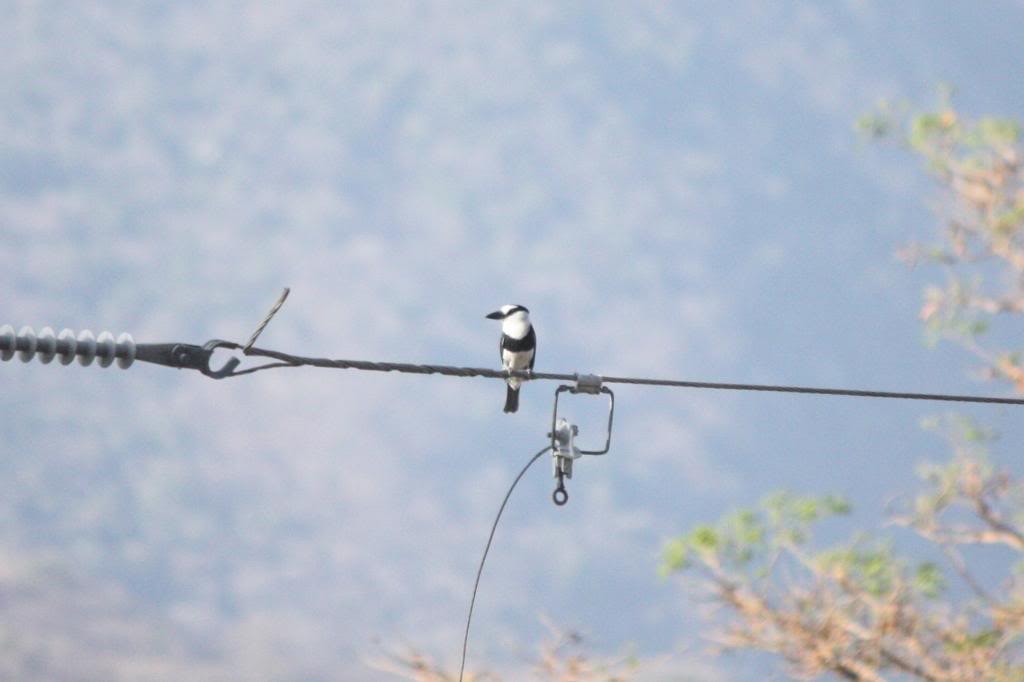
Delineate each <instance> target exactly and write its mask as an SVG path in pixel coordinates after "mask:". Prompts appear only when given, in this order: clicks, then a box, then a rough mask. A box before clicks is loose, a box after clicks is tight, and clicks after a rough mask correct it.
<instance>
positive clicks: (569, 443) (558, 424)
mask: <svg viewBox="0 0 1024 682" xmlns="http://www.w3.org/2000/svg"><path fill="white" fill-rule="evenodd" d="M565 392H569V393H573V394H580V393H583V394H587V395H601V394H602V393H604V394H606V395H607V396H608V428H607V430H606V432H605V441H604V447H603V448H601V449H600V450H582V449H580V448H578V447H576V436H577V435H578V434H579V431H580V430H579V427H578V426H576V425H575V424H571V423H569V421H568V420H567V419H565V418H564V417H561V418H560V417H559V416H558V398H559V396H560V395H561V394H562V393H565ZM614 419H615V394H614V393H613V392H612V390H611V389H610V388H608V387H607V386H604V385H602V380H601V377H599V376H597V375H595V374H577V375H576V385H575V386H567V385H562V386H559V387H558V388H557V389H555V404H554V408H553V409H552V411H551V432H550V433H548V437H549V438H550V439H551V458H552V466H553V469H554V477H555V478H557V479H558V485H557V486H556V487H555V491H554V492H553V493H551V499H552V500H554V503H555V504H557V505H558V506H559V507H561V506H563V505H564V504H565V503H566V502H568V501H569V493H568V492H566V490H565V479H567V478H572V463H573V462H574V461H576V460H577V459H579V458H580V457H582V456H583V455H603V454H606V453H607V452H608V450H609V449H610V448H611V446H612V424H613V422H614Z"/></svg>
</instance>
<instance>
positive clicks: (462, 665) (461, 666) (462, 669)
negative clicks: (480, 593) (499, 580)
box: [459, 445, 551, 682]
mask: <svg viewBox="0 0 1024 682" xmlns="http://www.w3.org/2000/svg"><path fill="white" fill-rule="evenodd" d="M550 449H551V446H550V445H549V446H547V447H545V448H544V449H543V450H541V451H540V452H538V453H537V454H536V455H534V456H533V457H531V458H530V461H529V462H527V463H526V466H524V467H523V469H522V471H520V472H519V475H518V476H516V478H515V480H514V481H512V485H510V486H509V488H508V492H507V493H505V499H503V500H502V501H501V506H500V507H499V508H498V515H497V516H495V517H494V523H493V524H491V534H490V535H488V536H487V545H486V546H485V547H484V553H483V556H481V557H480V566H479V567H478V568H477V569H476V580H475V581H474V582H473V596H472V597H470V599H469V613H468V614H467V615H466V633H465V634H464V635H463V637H462V662H461V663H460V664H459V682H462V675H463V674H464V673H465V671H466V650H467V649H468V647H469V625H470V623H471V622H472V621H473V606H474V605H475V604H476V592H477V589H478V588H479V587H480V576H481V575H483V572H484V562H485V561H487V553H488V552H490V551H491V541H493V540H494V532H495V531H496V530H498V521H500V520H501V514H502V512H504V511H505V505H506V504H508V500H509V498H510V497H512V491H513V490H515V489H516V484H518V483H519V479H521V478H522V477H523V475H524V474H526V470H527V469H529V468H530V467H531V466H532V465H533V463H534V462H536V461H537V460H538V459H540V456H541V455H543V454H544V453H545V452H547V451H548V450H550Z"/></svg>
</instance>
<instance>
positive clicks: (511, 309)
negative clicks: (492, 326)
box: [487, 303, 530, 320]
mask: <svg viewBox="0 0 1024 682" xmlns="http://www.w3.org/2000/svg"><path fill="white" fill-rule="evenodd" d="M518 312H524V313H526V314H527V315H529V314H530V311H529V310H527V309H526V306H522V305H518V304H516V303H510V304H508V305H503V306H501V308H499V309H498V310H495V311H494V312H493V313H491V314H490V315H488V316H487V319H488V320H504V319H505V318H506V317H508V316H509V315H511V314H512V313H518Z"/></svg>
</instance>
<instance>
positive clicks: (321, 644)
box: [0, 0, 1024, 680]
mask: <svg viewBox="0 0 1024 682" xmlns="http://www.w3.org/2000/svg"><path fill="white" fill-rule="evenodd" d="M2 4H3V6H4V8H5V9H4V15H5V17H6V18H5V20H4V21H2V22H0V43H2V44H3V45H4V46H5V51H4V59H3V60H0V247H2V248H0V272H3V273H4V280H5V282H6V284H5V285H4V286H3V288H0V323H11V324H14V325H16V326H21V325H25V324H28V325H33V326H35V327H36V329H37V330H38V329H39V328H40V327H42V326H45V325H50V326H53V327H55V328H58V329H59V328H62V327H70V328H72V329H75V330H79V329H82V328H88V329H92V330H93V331H95V332H98V331H101V330H104V329H109V330H111V331H113V332H114V333H115V334H117V333H120V332H122V331H128V332H130V333H132V334H133V335H134V336H135V338H136V340H137V341H140V342H163V341H187V342H194V343H199V342H204V341H206V340H207V339H210V338H229V339H235V340H239V341H242V340H244V339H245V338H246V337H247V335H248V334H249V333H250V332H251V330H252V329H253V328H254V326H255V325H256V323H257V322H258V321H259V320H260V319H261V317H262V315H263V314H264V312H265V311H266V309H267V307H268V306H269V305H270V304H271V303H272V302H273V300H274V298H275V297H276V296H277V294H278V293H279V291H280V289H281V287H283V286H290V287H291V288H292V294H291V298H290V299H289V300H288V303H287V304H286V305H285V307H284V309H283V310H282V311H281V313H280V314H279V315H278V317H277V318H276V319H275V321H274V322H273V323H272V324H271V326H270V327H269V328H268V330H267V331H266V333H265V334H264V336H263V337H262V338H261V345H265V346H268V347H272V348H277V349H281V350H284V351H289V352H295V353H299V354H306V355H329V356H333V357H343V358H360V359H380V360H398V361H407V362H437V363H450V364H459V365H470V366H495V365H496V364H497V353H496V350H495V346H496V341H497V334H498V329H497V325H495V324H494V323H493V322H490V321H488V320H485V319H484V315H485V314H486V313H488V312H490V311H491V310H494V309H496V308H497V307H498V306H499V305H500V304H502V303H509V302H514V303H522V304H524V305H527V306H528V307H529V308H530V309H531V311H532V317H533V319H534V323H535V325H536V327H537V332H538V337H539V354H538V360H537V369H538V370H543V371H559V372H573V371H580V372H598V373H606V374H609V375H612V374H615V375H640V376H659V377H671V378H687V379H693V380H706V381H737V382H780V383H793V384H809V385H829V386H849V387H856V388H878V389H891V390H918V391H946V390H948V391H956V392H991V391H994V390H996V387H991V386H983V385H979V384H977V383H976V382H975V381H973V380H972V379H971V378H970V376H969V374H968V371H967V370H968V369H969V366H968V362H967V358H965V357H964V356H963V355H961V354H960V353H958V352H956V351H955V350H953V349H948V348H941V347H940V348H939V349H938V350H927V349H926V348H925V347H924V346H923V345H922V343H921V338H922V334H921V330H920V328H919V323H918V321H917V320H916V318H915V315H916V311H917V308H918V306H919V304H920V300H921V289H922V287H923V286H924V285H925V284H926V283H927V282H930V281H935V280H937V279H939V277H940V273H938V272H929V271H927V270H926V269H923V270H916V271H911V270H908V269H907V268H906V267H905V266H904V265H902V264H900V263H899V262H897V261H896V259H895V258H894V257H893V253H894V251H895V250H896V249H897V248H898V247H900V246H901V245H902V244H904V243H905V242H907V241H909V240H913V239H926V238H928V236H929V235H930V234H932V232H933V230H934V227H935V225H936V219H935V218H934V217H933V216H932V214H931V213H929V210H928V204H929V201H930V199H931V198H932V197H933V190H934V188H933V187H932V185H930V184H929V182H927V180H926V179H925V178H924V176H923V174H922V173H921V170H920V168H919V167H918V165H917V163H916V161H914V160H913V159H911V158H910V157H909V156H905V155H903V154H901V153H900V152H898V151H895V150H893V149H885V148H878V147H874V146H870V145H865V144H863V143H862V142H860V141H859V140H858V138H857V136H856V134H855V133H854V132H853V128H852V123H853V121H854V120H855V118H856V117H857V116H858V115H859V114H860V113H862V112H863V111H865V110H869V109H870V108H871V107H872V106H873V105H874V104H875V102H876V101H878V99H879V98H883V97H889V98H907V99H909V100H911V101H915V102H918V103H920V104H922V105H924V106H928V105H931V104H932V103H934V101H935V97H936V94H935V93H936V91H937V86H938V84H939V83H940V82H949V83H952V84H954V85H955V86H956V87H957V91H958V94H957V100H956V101H957V103H958V105H959V106H961V107H962V108H963V109H964V110H965V111H967V112H968V113H971V114H984V113H994V114H1000V115H1008V116H1016V117H1020V116H1021V112H1022V111H1024V66H1022V65H1024V59H1022V56H1024V55H1022V54H1021V47H1020V26H1021V25H1022V22H1024V5H1022V4H1021V3H1019V2H1010V1H1008V0H1007V1H992V2H984V3H958V2H941V3H939V2H931V1H926V0H919V1H916V2H910V1H908V2H899V3H896V2H881V1H876V0H859V1H858V0H850V1H847V2H833V3H819V2H810V1H808V2H787V3H772V4H769V3H762V2H757V1H756V0H740V1H739V2H731V3H697V2H685V3H684V2H678V3H658V2H592V3H584V2H572V3H545V2H515V3H498V4H496V5H495V4H491V3H468V2H467V3H457V2H358V3H337V2H316V1H309V2H305V1H304V2H298V1H297V2H289V3H254V2H184V1H176V2H142V3H140V2H93V3H69V2H59V1H55V2H30V1H24V2H19V1H8V2H4V3H2ZM0 377H2V380H3V381H2V384H0V385H2V386H3V389H4V390H2V391H0V415H2V416H0V426H2V430H0V431H2V433H3V438H2V440H0V467H2V469H0V552H2V553H3V556H5V557H7V561H6V563H8V564H9V566H10V567H11V568H9V569H6V573H3V574H0V581H7V582H8V583H10V584H12V585H18V586H22V587H23V588H24V589H23V590H22V592H23V593H24V595H25V596H24V597H23V598H22V599H21V601H19V602H18V603H19V604H24V605H25V608H26V613H37V614H38V613H48V614H50V615H51V616H52V617H51V618H44V617H39V618H36V619H34V620H31V622H30V624H28V625H26V626H25V627H24V628H23V629H22V630H21V631H20V632H19V633H16V634H12V635H11V636H12V637H14V638H15V641H16V642H17V643H18V646H19V647H22V648H24V649H26V650H28V649H32V650H42V651H44V652H47V651H48V652H49V653H43V654H39V655H40V656H42V657H43V660H44V661H45V660H47V657H50V658H51V659H54V660H59V659H61V657H62V654H60V653H59V652H61V651H64V652H67V651H69V649H68V648H67V647H72V648H74V647H79V649H80V651H81V652H82V654H81V656H80V657H79V658H77V659H76V663H77V664H79V665H81V667H82V670H84V671H85V672H83V673H82V675H83V676H84V677H85V678H89V679H110V678H111V676H112V675H113V674H114V673H113V672H112V671H113V670H119V671H120V674H122V675H125V676H129V673H128V672H126V671H127V670H128V668H127V667H126V666H127V664H126V661H127V660H129V659H132V658H136V659H139V660H143V659H144V660H145V661H148V663H146V664H145V665H148V666H149V667H145V665H143V664H141V663H140V664H139V665H140V667H139V668H138V669H133V670H132V673H133V675H131V676H132V677H133V679H140V678H144V677H146V676H147V675H149V676H151V677H159V676H160V674H162V673H161V672H160V671H161V670H162V671H164V672H165V673H166V671H168V670H175V671H178V672H180V671H181V670H186V669H187V670H189V671H190V674H191V675H193V676H194V678H195V679H238V678H239V677H244V676H248V677H249V678H250V679H275V680H276V679H282V680H283V679H366V680H372V679H382V680H383V679H390V678H387V677H386V676H383V675H380V676H379V677H378V676H375V675H377V674H376V673H373V672H371V671H369V670H368V669H367V668H365V667H364V663H363V661H364V659H365V658H367V657H369V656H373V655H374V654H376V653H379V652H380V650H381V649H380V646H379V645H378V644H376V641H377V640H378V639H379V640H384V641H385V642H389V643H397V644H402V643H408V644H411V645H413V646H416V647H418V648H419V649H421V650H424V651H426V652H428V653H430V654H431V655H433V656H435V657H437V658H438V659H439V660H441V661H442V662H445V663H447V664H449V665H451V664H454V663H457V657H458V653H459V645H460V644H461V630H462V627H463V624H464V617H465V609H466V606H467V604H468V598H469V591H470V588H471V586H472V579H473V575H474V572H475V570H476V563H477V561H478V559H479V553H480V551H481V550H482V547H483V543H484V541H485V540H486V537H487V532H488V529H489V526H490V523H491V520H492V518H493V515H494V513H495V511H496V509H497V506H498V504H499V503H500V501H501V497H502V495H503V494H504V492H505V489H506V487H507V485H508V484H509V482H510V481H511V479H512V477H513V476H514V475H515V473H516V472H517V471H518V470H519V468H520V467H521V466H522V464H523V463H525V461H526V460H527V458H528V457H529V456H530V455H531V454H532V453H533V452H535V451H536V450H537V449H539V448H540V447H542V446H543V445H544V443H545V434H546V432H547V430H548V426H549V420H550V411H551V406H552V399H553V391H554V388H555V385H554V384H550V383H541V382H537V383H534V384H529V385H527V386H526V387H525V389H524V390H523V394H522V408H521V410H520V412H519V413H518V414H516V415H514V416H509V415H504V414H502V412H501V406H502V402H503V395H504V389H503V388H502V387H501V386H500V385H499V384H497V383H496V382H493V381H488V380H483V379H473V380H464V379H454V378H441V377H418V376H409V375H378V374H366V373H358V372H338V371H330V370H315V369H303V370H280V371H277V372H266V373H261V374H257V375H254V376H251V377H247V378H239V379H235V380H231V381H224V382H213V381H210V380H209V379H206V378H204V377H202V376H201V375H199V374H198V373H194V372H176V371H173V370H170V369H166V368H161V367H155V366H147V365H136V366H134V367H133V368H131V369H130V370H129V371H126V372H125V371H118V370H114V369H107V370H103V369H99V368H97V367H89V368H81V367H78V366H77V365H75V366H72V367H67V368H64V367H61V366H59V365H51V366H46V367H44V366H41V365H39V364H37V363H33V364H28V365H22V364H21V363H7V364H4V365H2V366H0ZM615 390H616V395H617V397H618V403H617V412H616V423H615V437H614V441H613V445H612V451H611V453H610V454H609V455H608V456H607V457H605V458H602V459H600V460H596V459H595V460H584V461H582V462H580V463H578V464H577V468H576V474H575V477H574V479H573V480H572V481H571V483H570V486H569V492H570V495H571V500H570V502H569V504H568V505H567V506H566V507H564V508H556V507H554V506H553V505H552V504H551V502H550V498H549V495H550V492H551V488H552V485H553V482H552V480H551V478H550V464H549V462H548V461H546V460H545V461H543V462H542V463H540V464H538V465H537V466H536V468H535V469H533V470H532V471H531V472H530V473H529V474H528V476H527V477H526V478H525V479H524V481H523V483H522V484H521V487H520V489H518V490H517V491H516V494H515V496H514V498H513V500H512V503H511V505H510V507H509V509H508V511H507V513H506V516H505V518H504V520H503V524H502V526H501V527H500V528H499V531H498V535H497V538H496V544H495V546H494V548H493V550H492V554H491V557H490V559H489V565H488V567H487V570H486V572H485V575H484V579H483V583H482V586H481V594H480V598H479V601H478V603H477V612H476V620H475V623H474V631H473V635H472V638H471V651H470V660H471V662H481V661H488V662H490V663H491V664H493V665H495V666H497V667H499V668H501V669H504V670H512V669H514V668H515V666H517V665H520V664H521V662H522V661H523V660H524V658H526V657H527V655H528V654H529V652H531V651H532V650H533V649H534V647H535V646H536V645H537V644H538V643H539V642H540V641H542V640H543V638H544V635H545V631H544V628H543V626H542V625H541V621H540V619H539V616H540V614H544V615H545V616H546V617H547V618H549V619H550V620H552V621H553V622H555V623H558V624H559V625H562V626H565V627H576V628H580V629H581V630H583V631H584V632H585V633H586V634H587V636H588V640H589V641H590V643H591V645H592V647H593V649H594V650H595V651H597V652H606V653H614V652H616V651H620V650H622V649H623V648H624V647H626V646H627V645H628V644H630V643H633V644H634V645H635V647H636V649H637V650H638V651H639V652H640V653H642V654H661V653H666V652H675V655H676V657H675V659H674V661H675V664H677V665H678V666H680V667H683V668H687V669H689V670H690V671H691V672H692V674H693V676H694V677H695V678H697V679H707V680H712V679H747V677H748V676H749V675H750V674H752V673H751V670H750V668H749V665H748V664H745V663H744V659H743V658H742V657H741V658H739V659H730V660H726V661H713V660H711V659H708V658H706V657H705V656H704V654H703V653H702V651H703V647H704V644H703V643H702V640H701V639H700V634H701V631H702V629H703V628H702V621H701V620H700V617H699V614H698V613H697V610H696V609H695V608H694V606H693V604H692V602H690V601H688V600H687V599H686V596H685V594H684V592H683V591H682V590H681V589H680V587H679V586H678V585H677V584H675V583H674V582H671V581H661V580H659V579H658V578H657V577H656V574H655V567H656V560H657V555H658V552H659V549H660V547H661V545H662V542H663V541H664V540H665V539H666V538H668V537H670V536H671V535H672V534H673V533H677V532H681V531H683V530H685V529H687V528H688V527H690V526H692V525H694V524H696V523H699V522H701V521H710V520H713V519H715V518H716V517H717V516H718V515H719V514H720V513H722V512H724V511H726V510H728V509H730V508H732V507H734V506H736V505H741V504H747V503H750V502H753V501H754V500H756V499H758V498H759V497H761V496H762V495H764V494H766V493H768V492H771V491H773V490H776V489H779V488H789V489H794V490H799V491H808V492H840V493H845V494H847V495H849V496H850V497H851V499H852V500H853V502H854V504H855V507H856V508H857V509H858V510H859V515H858V516H856V517H855V518H854V522H855V523H856V524H858V525H870V524H872V523H874V522H875V521H877V519H878V511H877V510H878V509H879V508H880V506H881V504H882V502H884V501H885V500H886V499H888V498H889V497H890V496H891V495H893V494H895V493H898V492H901V491H906V490H909V489H911V487H912V485H913V480H914V474H913V472H914V465H915V463H916V462H918V461H920V460H921V459H922V458H926V457H942V456H943V446H942V443H941V442H940V441H939V440H938V439H936V438H935V437H934V436H930V435H927V434H924V433H922V432H921V430H920V429H919V427H918V422H919V421H920V419H921V418H922V417H924V416H927V415H930V414H936V413H941V412H942V409H941V408H940V407H935V406H933V405H927V404H906V403H883V402H882V401H869V400H854V399H838V398H831V399H829V398H816V397H807V396H803V397H800V396H773V395H737V394H732V395H729V394H718V393H708V392H695V391H689V390H672V389H653V388H635V387H623V388H621V389H620V388H616V389H615ZM590 400H591V399H583V398H580V399H578V402H577V403H573V404H572V405H570V407H571V408H572V407H573V405H575V406H576V407H575V408H574V409H578V410H581V412H580V414H582V415H584V416H586V415H589V417H590V419H587V420H585V421H584V422H583V423H581V440H582V441H583V442H584V444H586V442H588V439H591V438H594V439H596V440H600V439H601V437H603V434H602V433H601V432H600V431H599V427H600V419H599V418H594V417H595V415H597V414H598V411H597V410H591V411H587V410H586V407H585V405H584V403H586V402H587V401H590ZM591 402H592V401H591ZM590 407H591V408H593V405H591V406H590ZM969 412H970V413H971V414H975V415H978V416H980V417H983V418H984V420H985V421H986V422H987V423H990V424H992V425H993V426H995V427H996V428H997V429H999V430H1000V431H1002V432H1003V433H1004V434H1008V435H1013V434H1014V433H1018V434H1019V433H1020V432H1021V429H1020V428H1019V427H1017V426H1016V425H1015V423H1014V422H1019V418H1018V419H1015V416H1016V413H1015V412H1014V411H1013V410H1007V409H999V408H986V409H975V410H969ZM589 442H593V441H589ZM997 455H998V453H997ZM55 575H56V576H61V577H60V578H59V580H58V578H54V576H55ZM54 581H56V582H54ZM57 583H59V584H60V588H59V590H58V588H56V587H54V585H56V584H57ZM0 584H2V582H0ZM33 585H35V586H37V589H35V590H33V589H32V586H33ZM55 594H60V595H63V596H62V597H61V598H60V599H56V598H54V596H53V595H55ZM97 594H100V595H110V596H109V598H105V599H101V600H98V599H96V598H95V597H94V595H97ZM97 604H98V605H97ZM12 608H13V607H12ZM104 609H106V610H107V611H109V612H110V613H107V614H106V616H105V617H107V618H109V620H110V622H112V623H114V624H119V627H120V628H121V629H117V627H116V626H115V625H111V626H110V628H108V630H109V632H108V631H107V630H104V631H103V633H102V634H97V632H96V631H95V630H96V627H98V626H90V623H95V622H98V620H97V618H96V613H97V611H98V610H104ZM104 622H106V621H104ZM68 623H72V624H74V623H80V624H81V626H80V627H78V626H76V627H71V626H69V625H68ZM110 632H114V633H120V634H119V635H118V634H110ZM104 637H105V638H106V639H104ZM133 637H134V638H135V639H132V638H133ZM57 639H59V641H60V642H61V643H62V644H61V646H64V647H65V648H64V649H61V648H59V647H57V648H54V647H48V646H44V644H45V643H47V642H52V641H56V640H57ZM96 641H100V642H106V643H107V644H99V645H97V644H95V642H96ZM69 642H70V644H69ZM125 642H129V643H130V642H134V644H125ZM385 648H386V647H385ZM142 650H144V651H145V652H146V653H145V654H141V653H139V651H142ZM55 652H57V653H55ZM118 652H120V653H118ZM64 657H65V658H66V654H65V655H64ZM41 665H55V666H56V665H58V664H57V663H53V662H52V661H51V662H50V663H43V664H41ZM104 666H106V667H104ZM161 666H163V667H161ZM175 666H178V667H175ZM90 671H92V672H90ZM90 676H91V677H90ZM655 677H656V675H654V674H653V673H652V675H651V676H650V679H655Z"/></svg>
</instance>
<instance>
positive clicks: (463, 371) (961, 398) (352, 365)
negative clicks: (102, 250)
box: [232, 348, 1024, 405]
mask: <svg viewBox="0 0 1024 682" xmlns="http://www.w3.org/2000/svg"><path fill="white" fill-rule="evenodd" d="M246 354H247V355H253V356H258V357H267V358H272V359H274V360H277V361H278V362H273V363H268V364H266V365H261V366H259V367H252V368H249V369H245V370H241V371H239V372H235V373H234V374H233V375H232V376H237V375H240V374H251V373H252V372H258V371H260V370H263V369H273V368H276V367H306V366H309V367H326V368H334V369H355V370H362V371H369V372H400V373H404V374H441V375H444V376H456V377H483V378H488V379H507V378H508V377H510V376H511V377H518V378H520V379H525V380H549V381H573V382H575V381H577V380H579V378H580V376H581V375H579V374H565V373H558V372H528V371H521V370H519V371H504V370H496V369H485V368H480V367H456V366H451V365H422V364H413V363H404V362H371V361H368V360H333V359H330V358H310V357H304V356H301V355H291V354H289V353H282V352H280V351H273V350H267V349H264V348H250V349H249V350H248V352H247V353H246ZM599 379H600V381H601V382H602V383H606V384H631V385H635V386H663V387H670V388H696V389H715V390H726V391H764V392H774V393H808V394H812V395H835V396H850V397H857V398H896V399H903V400H938V401H945V402H958V403H988V404H997V405H1024V398H1001V397H994V396H977V395H957V394H948V393H915V392H906V391H874V390H860V389H852V388H817V387H812V386H787V385H778V384H734V383H723V382H709V381H681V380H676V379H646V378H639V377H616V376H602V377H599Z"/></svg>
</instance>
